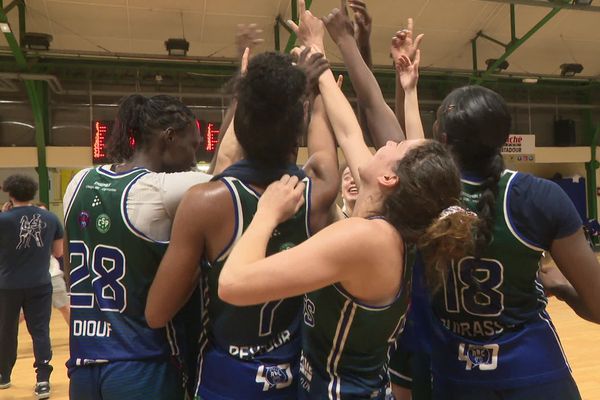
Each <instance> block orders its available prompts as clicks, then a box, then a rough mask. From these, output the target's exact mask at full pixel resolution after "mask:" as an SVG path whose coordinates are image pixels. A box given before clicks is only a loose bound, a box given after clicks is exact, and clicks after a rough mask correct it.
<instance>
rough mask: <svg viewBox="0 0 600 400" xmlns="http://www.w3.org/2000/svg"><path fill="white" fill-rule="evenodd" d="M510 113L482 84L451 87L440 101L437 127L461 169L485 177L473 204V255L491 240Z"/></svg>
mask: <svg viewBox="0 0 600 400" xmlns="http://www.w3.org/2000/svg"><path fill="white" fill-rule="evenodd" d="M511 123H512V119H511V115H510V112H509V110H508V106H507V105H506V102H505V101H504V99H503V98H502V97H501V96H500V95H499V94H498V93H496V92H494V91H492V90H490V89H487V88H484V87H482V86H465V87H462V88H458V89H456V90H454V91H452V92H451V93H450V94H449V95H448V96H447V97H446V98H445V99H444V101H443V102H442V105H441V106H440V112H439V117H438V124H439V125H438V127H439V131H440V132H443V133H445V134H446V137H447V143H448V146H449V148H450V151H451V152H452V153H453V155H454V158H455V159H456V161H457V163H458V164H459V166H460V168H461V170H462V171H467V172H472V173H475V174H476V175H478V176H481V177H483V178H484V181H483V182H482V185H481V188H482V195H481V198H480V199H479V202H478V203H477V206H476V212H477V215H478V216H479V220H480V223H479V226H478V227H477V229H476V230H475V238H474V239H475V249H474V250H475V256H476V257H480V256H481V254H482V252H483V251H484V250H485V248H486V247H487V246H488V244H489V243H490V242H491V240H492V234H493V229H494V221H495V218H496V198H497V197H498V183H499V181H500V178H501V176H502V172H503V171H504V160H503V158H502V154H501V149H502V145H503V144H504V143H505V142H506V140H507V139H508V135H509V132H510V128H511Z"/></svg>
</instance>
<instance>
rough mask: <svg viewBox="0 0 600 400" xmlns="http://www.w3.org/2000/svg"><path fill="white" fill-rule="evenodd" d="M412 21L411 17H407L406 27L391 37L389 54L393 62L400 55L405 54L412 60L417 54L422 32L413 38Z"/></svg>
mask: <svg viewBox="0 0 600 400" xmlns="http://www.w3.org/2000/svg"><path fill="white" fill-rule="evenodd" d="M413 29H414V22H413V19H412V18H409V19H408V25H407V28H406V29H402V30H400V31H398V32H396V34H395V35H394V37H393V38H392V47H391V50H390V52H391V54H392V58H393V59H394V63H396V62H397V61H398V59H399V58H400V57H401V56H406V57H408V59H410V60H411V61H414V59H415V56H416V55H417V50H418V49H419V46H420V45H421V41H422V40H423V36H425V35H424V34H420V35H418V36H417V37H416V38H414V39H413Z"/></svg>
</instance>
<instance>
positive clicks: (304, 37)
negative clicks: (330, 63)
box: [287, 0, 325, 53]
mask: <svg viewBox="0 0 600 400" xmlns="http://www.w3.org/2000/svg"><path fill="white" fill-rule="evenodd" d="M298 15H299V16H300V21H299V25H296V23H295V22H294V21H292V20H288V21H287V24H288V26H289V27H290V28H291V29H292V30H293V31H294V32H295V33H296V36H298V40H299V41H300V43H301V44H302V45H304V46H306V47H310V48H312V49H314V50H316V51H318V52H321V53H324V52H325V45H324V44H323V37H324V36H325V27H324V26H323V22H322V21H321V20H320V19H319V18H317V17H315V16H314V15H312V13H311V12H310V11H308V10H307V9H306V3H305V0H299V1H298Z"/></svg>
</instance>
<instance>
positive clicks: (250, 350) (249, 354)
mask: <svg viewBox="0 0 600 400" xmlns="http://www.w3.org/2000/svg"><path fill="white" fill-rule="evenodd" d="M291 336H292V334H291V333H290V331H288V330H287V329H286V330H285V331H283V332H281V333H280V334H278V335H277V336H275V338H274V339H272V340H271V341H270V342H269V343H267V344H266V345H262V346H234V345H231V346H229V354H230V355H231V356H233V357H236V358H239V359H242V360H252V359H253V358H254V357H256V356H258V355H260V354H264V353H268V352H271V351H273V350H275V349H277V348H279V347H281V346H283V345H284V344H286V343H289V342H290V338H291Z"/></svg>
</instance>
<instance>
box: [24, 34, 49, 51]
mask: <svg viewBox="0 0 600 400" xmlns="http://www.w3.org/2000/svg"><path fill="white" fill-rule="evenodd" d="M50 42H52V35H49V34H47V33H37V32H27V33H25V37H24V38H23V44H24V45H25V46H27V48H29V49H31V50H48V49H49V48H50Z"/></svg>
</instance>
